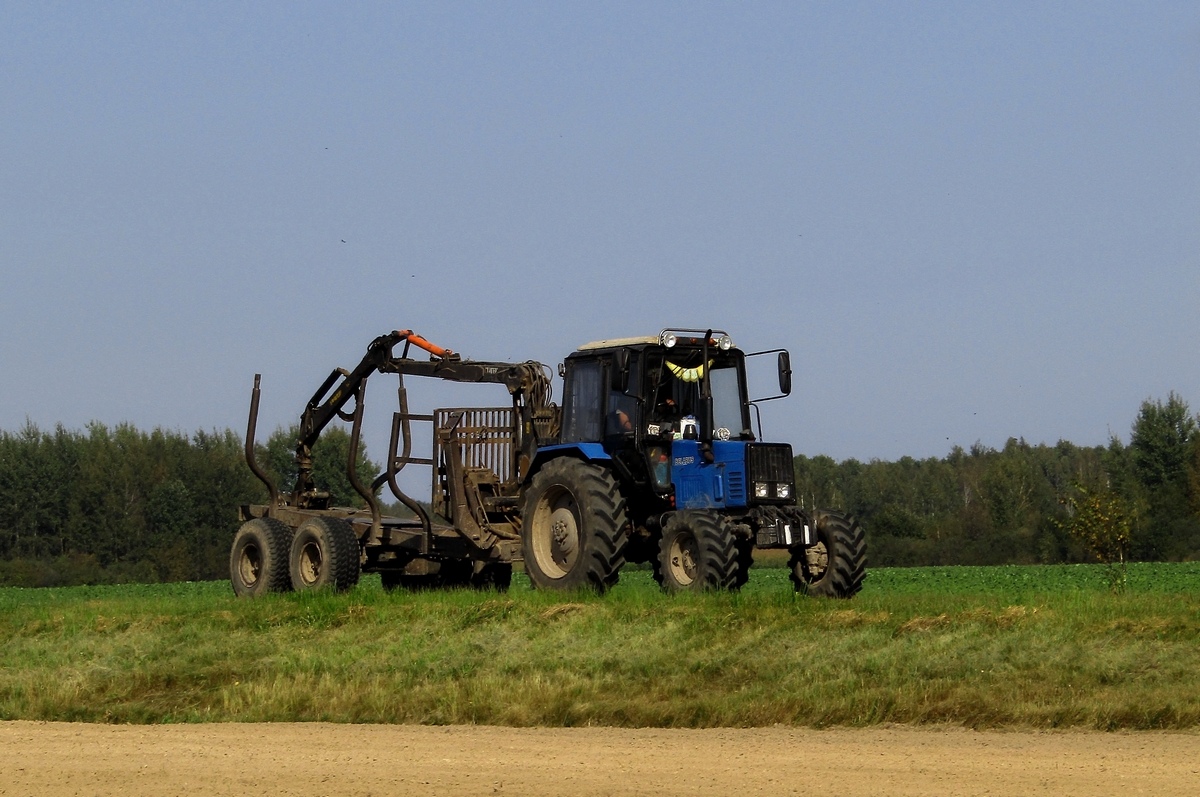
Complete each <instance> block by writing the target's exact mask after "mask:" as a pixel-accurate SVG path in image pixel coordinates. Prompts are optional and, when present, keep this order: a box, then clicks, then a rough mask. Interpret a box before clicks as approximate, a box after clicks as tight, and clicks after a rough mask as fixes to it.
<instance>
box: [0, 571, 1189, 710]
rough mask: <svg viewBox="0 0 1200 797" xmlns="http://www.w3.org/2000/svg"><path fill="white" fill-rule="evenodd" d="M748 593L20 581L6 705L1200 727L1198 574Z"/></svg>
mask: <svg viewBox="0 0 1200 797" xmlns="http://www.w3.org/2000/svg"><path fill="white" fill-rule="evenodd" d="M764 564H766V565H768V566H764V567H756V569H755V570H754V572H753V576H752V578H751V581H750V584H749V585H748V586H747V587H746V589H745V590H743V591H742V592H741V593H740V594H709V595H685V596H667V595H663V594H662V593H660V592H659V591H658V589H657V587H656V586H655V585H654V583H653V581H652V580H651V578H650V573H649V572H648V571H647V570H634V569H627V570H626V571H625V572H623V573H622V577H621V583H620V584H619V585H618V586H617V587H616V588H615V589H614V590H613V591H612V592H611V593H609V594H608V595H607V596H604V597H596V596H594V595H586V594H585V595H562V594H553V593H540V592H534V591H532V590H530V589H528V586H527V585H528V582H527V581H524V580H523V579H522V577H521V576H519V575H518V576H516V577H515V578H514V585H513V588H512V590H511V591H510V592H508V593H507V594H496V593H488V592H485V593H475V592H470V591H455V592H427V593H416V594H411V593H402V592H397V593H387V592H384V591H383V590H382V589H381V588H380V586H379V582H378V579H377V578H372V577H367V578H365V579H364V581H363V583H362V584H361V585H360V586H359V587H358V588H357V589H355V590H353V591H352V592H350V593H347V594H343V595H335V594H328V593H322V594H305V595H282V596H272V597H269V598H265V599H259V600H236V599H234V597H233V595H232V593H231V590H230V588H229V585H228V584H227V583H225V582H211V583H196V584H166V585H154V586H118V587H75V588H65V589H44V590H27V589H0V639H3V644H2V646H0V718H3V719H39V720H79V721H98V722H204V721H266V720H270V721H294V720H323V721H333V722H409V723H434V724H441V723H488V724H501V725H552V726H562V725H621V726H668V727H709V726H761V725H771V724H775V723H783V724H788V725H802V726H818V727H820V726H829V725H849V726H864V725H871V724H875V723H885V722H899V723H916V724H921V723H952V724H960V725H966V726H970V727H976V728H984V727H1037V728H1064V727H1080V728H1100V729H1117V728H1134V729H1148V728H1174V729H1178V728H1195V727H1197V726H1200V666H1198V665H1200V563H1187V564H1141V565H1134V566H1131V568H1130V573H1129V585H1128V589H1127V591H1126V592H1125V593H1124V594H1120V595H1115V594H1112V593H1111V592H1110V591H1109V589H1108V579H1107V576H1106V573H1105V571H1104V569H1103V568H1102V567H1099V566H1080V565H1075V566H1046V567H1017V566H1014V567H998V568H974V567H962V568H912V569H878V570H873V571H871V573H870V575H869V577H868V581H867V585H866V587H865V589H864V590H863V592H862V593H861V594H860V595H859V596H858V597H856V598H855V599H853V600H850V601H831V600H820V599H812V598H806V597H803V596H796V595H794V594H793V593H792V591H791V586H790V584H789V583H788V581H787V574H786V571H785V570H784V569H782V568H780V567H772V566H770V565H771V564H772V562H766V563H764Z"/></svg>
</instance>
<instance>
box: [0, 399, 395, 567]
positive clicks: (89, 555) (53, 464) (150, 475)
mask: <svg viewBox="0 0 1200 797" xmlns="http://www.w3.org/2000/svg"><path fill="white" fill-rule="evenodd" d="M296 437H297V429H296V428H295V427H292V428H290V429H279V430H276V432H275V433H274V434H272V435H271V437H270V438H269V439H268V441H267V443H266V444H265V445H261V444H260V445H259V447H258V460H259V462H260V463H261V464H263V466H264V469H265V470H266V471H267V472H268V473H269V474H271V475H272V477H273V478H274V479H275V482H276V484H277V485H278V486H279V488H280V490H281V491H288V490H290V489H291V487H292V485H293V484H294V483H295V478H296V473H295V466H294V461H293V458H292V449H293V446H294V441H295V439H296ZM244 450H245V449H244V445H243V441H242V438H241V437H239V436H238V435H237V434H236V433H235V432H232V431H229V430H225V431H211V432H208V431H198V432H195V433H194V434H190V435H189V434H185V433H182V432H177V431H166V430H163V429H155V430H153V431H151V432H145V431H141V430H138V429H136V428H135V427H133V426H131V425H128V424H122V425H119V426H116V427H115V428H109V427H107V426H105V425H103V424H99V423H92V424H90V425H88V427H87V428H86V429H85V430H83V431H72V430H68V429H65V428H64V427H63V426H61V425H59V426H57V427H55V429H54V430H53V431H44V430H41V429H39V428H38V427H37V426H36V425H34V424H32V423H26V424H25V426H24V427H23V428H22V429H20V430H19V431H16V432H4V431H0V584H4V585H12V586H57V585H71V584H102V583H122V582H143V583H155V582H162V581H200V580H211V579H221V578H227V577H228V575H229V545H230V542H231V540H232V539H233V534H234V532H235V531H236V530H237V525H238V523H237V513H236V511H237V507H238V506H239V505H241V504H254V503H257V504H262V503H266V501H267V492H266V488H265V487H263V485H262V483H261V482H259V481H258V480H257V479H256V478H255V477H254V476H253V475H252V474H251V473H250V470H249V468H247V467H246V463H245V459H244V456H245V454H244ZM349 450H350V436H349V434H348V433H347V432H346V431H345V430H344V429H340V428H337V427H331V428H329V429H327V430H326V431H325V433H324V434H323V435H322V437H321V439H320V440H319V441H318V443H317V445H316V447H315V449H314V452H313V454H314V460H315V466H314V476H315V478H316V479H317V483H318V484H321V485H323V486H324V487H325V488H326V489H329V490H330V492H331V494H332V496H333V499H334V501H335V502H336V503H338V504H340V505H361V504H362V500H361V498H359V496H358V495H357V494H355V493H354V491H353V488H352V487H351V486H350V484H349V481H348V480H347V478H346V476H345V466H344V463H345V462H346V459H347V457H348V454H349ZM359 472H360V474H361V475H362V477H363V478H364V479H365V480H368V481H369V480H370V479H373V478H374V477H375V476H376V475H377V474H378V473H379V467H378V466H377V465H375V464H374V463H372V462H371V461H370V460H369V459H367V457H366V453H365V450H363V451H360V454H359Z"/></svg>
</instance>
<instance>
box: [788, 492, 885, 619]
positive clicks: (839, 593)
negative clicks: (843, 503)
mask: <svg viewBox="0 0 1200 797" xmlns="http://www.w3.org/2000/svg"><path fill="white" fill-rule="evenodd" d="M812 520H813V525H814V528H815V530H816V538H817V541H816V542H815V543H814V544H813V545H811V546H809V547H808V548H804V547H803V546H797V547H794V548H792V549H791V554H792V555H791V558H790V560H789V561H788V569H789V570H790V571H791V573H790V577H791V579H792V584H793V585H794V586H795V588H796V591H797V592H805V593H808V594H809V595H820V596H824V597H828V598H851V597H853V596H854V595H855V594H856V593H857V592H858V591H859V590H860V589H862V585H863V580H864V579H865V578H866V575H867V540H866V537H865V536H864V535H863V530H862V527H861V526H859V525H858V521H856V520H855V519H854V518H852V517H850V516H849V515H844V514H842V513H840V512H830V511H828V510H818V511H816V512H814V513H813V519H812Z"/></svg>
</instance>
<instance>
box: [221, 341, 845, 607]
mask: <svg viewBox="0 0 1200 797" xmlns="http://www.w3.org/2000/svg"><path fill="white" fill-rule="evenodd" d="M401 345H402V346H403V349H402V351H400V352H399V353H398V354H397V352H396V351H395V350H396V348H397V347H398V346H401ZM414 349H415V351H414ZM418 353H420V354H419V355H418ZM410 355H418V356H410ZM420 355H428V357H427V358H425V357H423V356H420ZM770 355H775V357H776V358H777V359H776V361H777V365H778V376H779V395H776V396H772V397H770V398H782V397H783V396H786V395H788V394H789V393H790V392H791V375H792V372H791V366H790V363H789V357H788V353H787V352H786V351H784V350H782V349H774V350H770V351H765V352H755V353H753V354H745V353H743V352H742V351H741V350H740V349H738V348H737V347H735V346H734V345H733V342H732V341H731V340H730V338H729V336H728V335H727V334H725V333H724V332H722V331H720V330H711V329H708V330H694V329H666V330H663V331H662V332H661V333H660V334H659V335H657V336H652V337H640V338H623V339H617V340H602V341H597V342H595V343H589V344H587V345H585V346H581V347H580V348H579V350H578V351H575V352H573V353H572V354H570V355H569V356H568V357H567V358H566V359H565V360H564V362H563V363H562V365H560V366H559V375H560V376H562V377H563V397H562V404H561V406H560V405H557V404H554V403H553V402H551V397H552V396H551V385H550V371H549V369H548V368H547V367H546V366H545V365H543V364H541V363H537V362H533V361H526V362H520V363H508V362H486V361H476V360H469V359H464V358H463V357H462V356H461V355H459V354H458V353H456V352H453V351H451V350H449V349H445V348H442V347H440V346H437V345H434V344H432V343H430V342H429V341H427V340H425V339H424V338H422V337H421V336H419V335H417V334H416V333H414V332H412V331H411V330H397V331H394V332H390V333H388V334H386V335H381V336H380V337H378V338H376V339H375V340H374V341H372V342H371V344H370V345H369V346H368V348H367V353H366V355H365V356H364V357H363V359H362V361H361V362H360V363H359V364H358V365H357V366H356V367H355V368H353V369H350V370H346V369H342V368H337V369H334V370H333V371H332V372H331V373H330V375H329V377H328V378H327V379H326V380H325V382H324V383H323V384H322V385H321V387H320V388H318V389H317V392H316V393H315V394H314V395H313V396H312V398H311V399H309V401H308V404H307V405H306V407H305V409H304V412H303V413H302V414H301V416H300V423H299V425H298V429H299V438H298V439H297V440H296V449H295V452H296V453H295V467H294V469H293V470H294V472H293V473H292V474H291V475H290V476H289V477H288V478H287V481H286V482H285V483H284V485H283V486H284V489H283V490H281V489H279V487H278V486H277V479H278V478H279V477H280V474H271V473H268V472H267V471H266V470H264V469H263V468H262V467H261V466H260V465H259V464H258V462H257V461H256V453H255V444H254V434H255V427H256V424H257V417H258V404H259V377H257V376H256V377H255V385H254V390H253V393H252V394H251V404H250V418H249V424H248V427H247V431H246V460H247V464H248V465H249V467H250V469H251V470H252V471H253V472H254V474H255V475H256V476H258V478H259V479H260V480H262V482H263V484H264V485H265V487H266V488H267V492H268V495H269V499H268V502H267V503H265V504H255V505H244V506H242V507H240V508H239V515H240V517H241V520H242V521H243V523H242V526H241V528H240V529H239V531H238V532H237V535H236V536H235V537H234V540H233V545H232V548H231V551H230V576H231V580H232V583H233V588H234V591H235V592H236V593H237V594H238V595H244V596H255V595H261V594H265V593H268V592H280V591H287V590H293V589H294V590H308V589H318V588H323V587H331V588H333V589H337V590H344V589H349V588H350V587H352V586H354V585H355V584H356V583H357V582H358V579H359V575H360V573H363V572H375V573H379V575H380V578H381V579H382V582H383V586H384V587H385V588H387V589H396V588H408V589H424V588H430V587H459V586H462V587H476V588H498V589H506V588H507V587H508V584H509V582H510V580H511V574H512V566H513V563H514V562H519V561H523V562H524V568H525V572H526V574H527V575H528V576H529V579H530V581H531V582H532V584H533V586H534V587H535V588H538V589H563V590H571V589H591V590H596V591H600V592H603V591H605V590H607V589H608V588H609V587H611V586H612V585H613V584H615V583H616V582H617V579H618V577H619V574H620V571H621V568H622V566H624V564H625V563H626V562H649V563H651V564H652V566H653V570H654V577H655V579H656V580H657V581H658V583H659V584H661V585H662V587H663V589H665V590H667V591H671V592H676V591H684V590H728V589H737V588H739V587H741V586H742V585H743V584H745V583H746V581H747V579H748V578H749V572H750V570H749V569H750V565H751V562H752V559H753V551H754V549H755V548H776V549H784V550H786V551H788V552H789V554H790V556H789V560H788V567H789V569H790V575H791V580H792V582H793V584H794V585H795V587H796V589H797V590H799V591H803V592H807V593H810V594H815V595H825V596H830V597H839V598H848V597H851V596H853V595H854V594H855V593H857V592H858V591H859V589H861V588H862V582H863V578H864V576H865V571H866V543H865V540H864V537H863V532H862V529H861V528H860V527H859V525H858V524H857V523H856V522H855V521H854V520H853V519H852V518H850V517H849V516H847V515H845V514H842V513H840V512H836V511H831V510H823V509H813V508H807V507H801V506H799V505H798V504H797V500H796V485H795V476H794V470H793V465H792V450H791V447H790V446H789V445H787V444H785V443H765V442H762V441H761V440H760V439H759V438H760V437H761V428H760V429H759V434H758V435H756V434H755V433H754V424H753V423H752V416H754V419H756V418H757V413H758V406H757V405H758V403H759V402H758V401H751V400H749V398H748V394H747V390H746V360H747V358H750V357H756V356H770ZM375 373H384V374H395V375H396V376H397V377H398V378H399V380H400V384H399V391H398V397H399V411H398V412H394V413H393V419H392V436H391V445H390V450H389V453H388V458H387V464H386V468H385V469H384V472H383V473H381V474H379V476H378V477H377V478H375V479H374V480H373V481H370V482H367V481H365V480H364V479H362V478H360V476H359V474H358V473H357V471H356V463H357V461H358V449H359V437H360V432H361V426H362V417H363V408H364V401H365V394H366V382H367V379H368V378H369V377H370V376H371V375H372V374H375ZM406 376H419V377H430V378H436V379H442V380H447V381H454V382H466V383H490V384H493V385H502V386H504V387H505V388H507V390H508V393H509V396H510V399H511V403H510V405H509V406H500V407H470V408H445V409H435V410H434V411H433V413H432V414H418V413H411V412H409V408H408V398H407V391H406V388H405V384H404V379H405V377H406ZM765 400H769V399H762V400H760V401H765ZM338 418H340V419H342V420H343V421H346V422H349V423H350V424H351V425H352V426H351V435H350V442H351V445H350V451H349V458H348V462H347V463H346V468H347V475H348V477H349V479H348V481H349V483H350V484H351V485H352V486H353V489H354V490H355V492H357V493H358V495H359V496H360V498H361V501H360V505H359V506H337V505H335V504H336V501H335V498H340V497H335V496H333V495H332V494H331V493H330V491H329V490H328V489H326V488H324V487H323V486H322V485H319V484H317V483H316V478H315V470H314V445H315V443H316V441H317V438H318V436H319V435H320V434H321V432H322V430H324V429H325V428H326V426H327V425H328V424H329V423H330V422H331V421H333V420H335V419H338ZM414 423H430V424H432V439H433V451H432V455H431V456H430V457H418V456H414V455H413V448H414V447H413V437H412V434H411V427H412V425H413V424H414ZM759 426H761V424H759ZM409 465H418V466H429V467H430V472H431V474H432V480H431V482H432V484H431V487H432V490H431V498H430V500H429V501H428V502H423V501H417V500H414V499H413V498H412V497H410V496H408V495H407V494H405V492H403V491H402V490H401V488H400V484H399V480H398V478H397V476H398V474H399V472H400V471H401V470H402V469H404V468H405V467H406V466H409ZM385 485H386V486H388V487H389V488H390V490H391V492H392V493H393V494H394V496H395V497H396V499H397V502H398V503H399V504H402V505H403V507H405V508H406V510H405V512H403V513H400V512H397V513H394V515H385V514H384V512H383V507H382V505H381V503H380V500H379V497H378V495H379V491H380V489H381V488H382V487H383V486H385Z"/></svg>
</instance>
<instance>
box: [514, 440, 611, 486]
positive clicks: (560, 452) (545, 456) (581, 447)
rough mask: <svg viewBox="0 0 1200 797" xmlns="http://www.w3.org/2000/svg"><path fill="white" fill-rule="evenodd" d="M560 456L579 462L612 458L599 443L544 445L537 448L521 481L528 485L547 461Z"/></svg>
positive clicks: (601, 460) (609, 459) (606, 460)
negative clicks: (531, 462)
mask: <svg viewBox="0 0 1200 797" xmlns="http://www.w3.org/2000/svg"><path fill="white" fill-rule="evenodd" d="M560 457H572V458H574V459H578V460H580V461H581V462H605V463H607V462H610V461H611V460H612V456H610V455H609V453H608V452H607V451H605V450H604V446H602V445H600V444H599V443H561V444H559V445H553V446H545V447H543V448H539V449H538V452H537V454H536V455H535V456H534V458H533V464H532V465H530V467H529V472H528V473H526V474H525V478H524V479H523V480H522V483H523V484H524V485H528V484H529V482H530V481H531V480H532V479H533V477H534V476H535V475H536V474H537V472H538V471H539V470H541V469H542V468H543V467H544V466H545V465H546V463H547V462H550V461H551V460H554V459H558V458H560Z"/></svg>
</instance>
